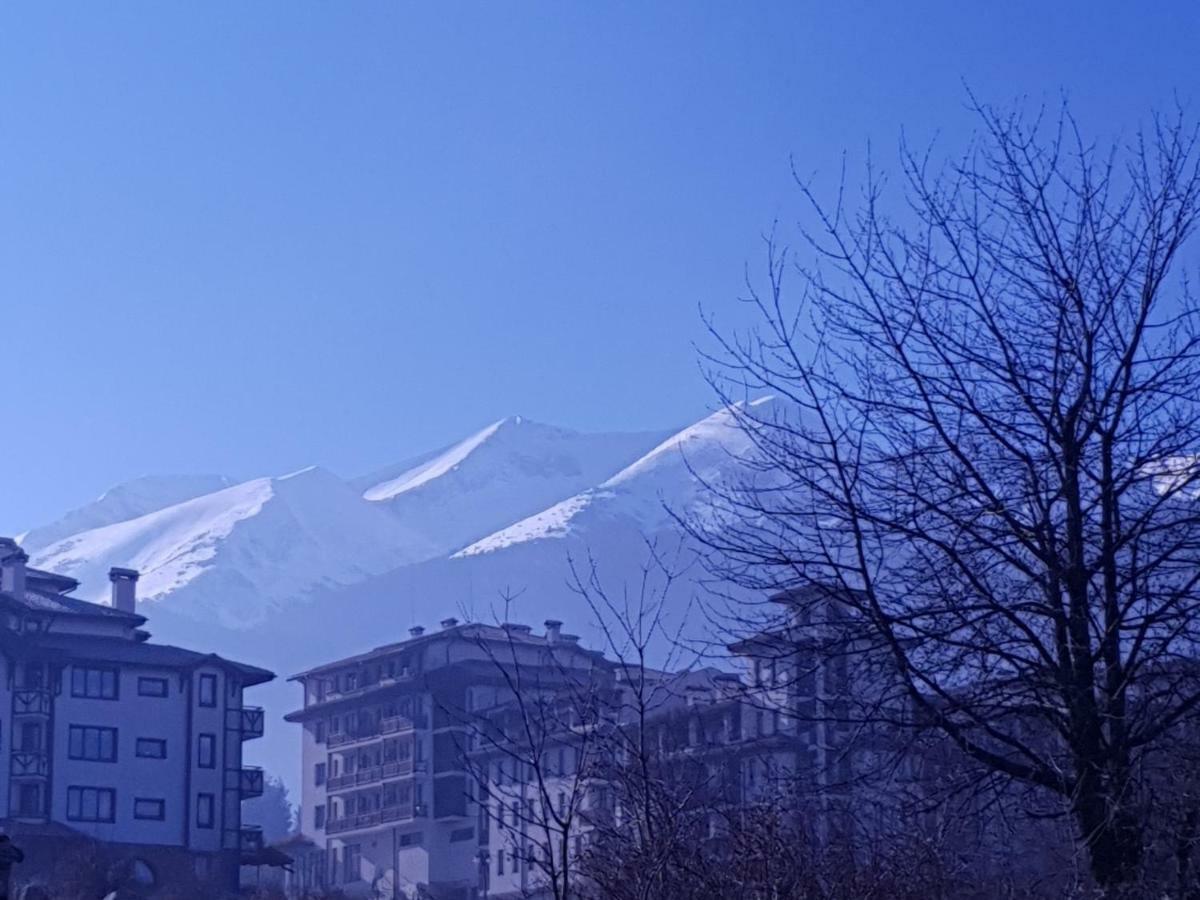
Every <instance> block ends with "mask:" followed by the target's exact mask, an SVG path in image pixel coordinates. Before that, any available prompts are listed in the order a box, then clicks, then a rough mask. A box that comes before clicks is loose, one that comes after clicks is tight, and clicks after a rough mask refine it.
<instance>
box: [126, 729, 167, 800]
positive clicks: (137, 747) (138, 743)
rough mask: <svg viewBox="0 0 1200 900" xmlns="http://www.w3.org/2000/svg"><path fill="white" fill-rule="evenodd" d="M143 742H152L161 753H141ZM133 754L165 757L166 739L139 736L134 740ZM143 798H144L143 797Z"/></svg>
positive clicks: (143, 757) (146, 757)
mask: <svg viewBox="0 0 1200 900" xmlns="http://www.w3.org/2000/svg"><path fill="white" fill-rule="evenodd" d="M143 744H154V745H156V746H158V747H160V748H161V749H162V753H159V754H155V753H143V752H142V745H143ZM133 755H134V756H135V757H137V758H138V759H166V758H167V739H166V738H156V737H140V738H138V739H137V740H135V741H134V744H133ZM143 799H144V798H143Z"/></svg>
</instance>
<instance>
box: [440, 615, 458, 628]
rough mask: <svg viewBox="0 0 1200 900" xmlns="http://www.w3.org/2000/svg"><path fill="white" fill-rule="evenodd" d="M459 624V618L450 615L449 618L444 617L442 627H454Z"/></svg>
mask: <svg viewBox="0 0 1200 900" xmlns="http://www.w3.org/2000/svg"><path fill="white" fill-rule="evenodd" d="M457 624H458V619H456V618H454V617H453V616H450V617H449V618H446V619H442V627H443V628H453V627H454V626H455V625H457Z"/></svg>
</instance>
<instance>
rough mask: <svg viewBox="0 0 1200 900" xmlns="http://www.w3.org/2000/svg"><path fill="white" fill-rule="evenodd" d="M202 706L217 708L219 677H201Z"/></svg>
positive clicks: (200, 701) (200, 699)
mask: <svg viewBox="0 0 1200 900" xmlns="http://www.w3.org/2000/svg"><path fill="white" fill-rule="evenodd" d="M199 703H200V705H201V706H216V705H217V676H216V675H201V676H200V698H199Z"/></svg>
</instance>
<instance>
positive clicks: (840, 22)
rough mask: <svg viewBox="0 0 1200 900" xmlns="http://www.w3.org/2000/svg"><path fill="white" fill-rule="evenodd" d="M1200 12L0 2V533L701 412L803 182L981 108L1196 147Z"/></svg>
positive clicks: (976, 6) (1008, 5)
mask: <svg viewBox="0 0 1200 900" xmlns="http://www.w3.org/2000/svg"><path fill="white" fill-rule="evenodd" d="M1198 46H1200V4H1197V3H1195V2H1194V0H1180V2H1176V3H1168V2H1162V3H1152V4H1145V5H1141V4H1130V3H1127V2H1097V0H1091V2H1053V3H1051V2H1045V0H1039V2H1004V3H982V2H981V3H963V2H938V3H934V2H872V3H867V2H862V3H856V2H836V3H832V2H820V3H818V2H787V3H759V2H756V3H732V2H729V3H726V2H722V3H715V2H713V3H702V2H689V3H668V2H634V3H628V4H616V3H610V2H588V3H583V2H575V3H572V2H556V3H547V4H544V5H542V4H530V3H516V2H503V3H482V2H481V3H471V4H463V3H450V4H447V3H432V2H431V3H424V4H420V5H416V4H402V3H397V2H354V3H327V2H319V3H305V2H297V0H289V2H280V3H270V2H262V0H260V2H254V3H244V2H231V3H219V2H212V0H205V2H192V3H161V2H143V3H122V2H106V3H6V4H4V5H3V6H0V310H2V318H0V379H2V384H3V388H4V390H3V396H4V404H5V409H4V422H5V427H4V429H3V438H2V440H3V451H2V456H0V458H2V459H3V466H0V531H2V532H12V531H16V530H20V529H22V528H24V527H26V526H28V525H30V524H34V523H36V522H38V521H41V520H43V519H46V518H53V517H55V516H57V515H58V514H59V513H60V512H62V511H63V510H64V509H65V508H66V507H68V506H71V505H75V504H78V503H80V502H83V501H85V500H87V499H89V498H90V497H91V496H93V495H95V494H97V493H99V492H100V491H101V490H103V489H104V488H105V487H107V486H109V485H110V484H113V483H116V482H119V481H121V480H124V479H127V478H130V477H133V476H136V475H139V474H145V473H171V472H220V473H224V474H229V475H232V476H235V477H251V476H255V475H260V474H275V473H282V472H285V471H288V470H291V469H296V468H299V467H302V466H305V465H309V464H312V463H318V464H321V465H324V466H327V467H329V468H331V469H333V470H334V471H338V472H341V473H343V474H347V475H349V474H357V473H359V472H361V471H363V470H369V469H372V468H374V467H376V466H379V465H382V464H385V463H389V462H392V461H395V460H398V459H402V458H404V457H405V456H407V455H409V454H411V453H414V452H418V451H421V450H424V449H427V448H431V447H434V446H437V445H439V444H443V443H446V442H448V441H451V440H454V439H456V438H458V437H461V436H463V435H464V434H466V433H467V432H469V431H471V430H473V429H476V428H478V427H480V426H482V425H484V424H486V423H487V422H489V421H491V420H494V419H496V418H500V417H502V416H504V415H507V414H510V413H521V414H523V415H526V416H528V417H530V418H534V419H537V420H540V421H545V422H551V423H555V424H561V425H565V426H570V427H577V428H582V429H639V428H650V427H662V426H665V425H671V424H675V423H682V422H684V421H686V420H688V419H689V418H691V417H693V416H695V415H698V414H700V413H702V412H703V411H704V410H705V408H706V407H707V406H708V404H709V403H710V402H711V399H710V397H709V394H708V391H707V388H706V387H705V385H704V384H703V381H702V380H701V378H700V377H699V375H698V372H697V365H696V359H695V352H694V349H693V342H695V341H696V340H698V339H700V338H701V337H702V333H701V327H700V323H699V319H698V315H697V307H698V306H699V305H703V306H705V307H707V308H709V309H711V310H714V311H716V312H717V313H718V315H719V316H723V317H725V318H726V319H728V318H729V317H731V316H735V315H737V310H736V308H735V307H736V304H735V302H734V301H735V298H736V297H737V295H738V294H739V291H740V288H741V282H742V276H743V269H744V267H745V266H746V265H748V264H749V265H752V266H753V265H756V264H757V263H758V261H759V259H760V252H761V251H760V248H761V244H760V235H761V234H762V233H763V232H764V231H765V230H767V229H768V228H769V227H770V224H771V222H772V220H773V219H775V218H776V217H779V218H781V219H783V220H787V219H789V218H791V217H793V215H794V213H795V210H796V209H797V198H796V196H795V192H794V189H792V188H791V185H790V176H789V158H794V159H795V160H796V165H797V167H798V168H799V169H800V170H802V171H805V172H818V173H829V172H833V171H836V170H837V168H838V166H839V165H840V157H841V152H842V150H843V149H844V148H849V149H850V150H852V151H854V152H855V153H860V151H862V150H863V148H864V147H865V145H866V143H867V141H868V140H870V141H871V142H872V145H873V147H874V148H875V152H876V155H877V156H879V157H881V158H883V159H885V160H886V159H889V158H890V157H891V155H892V154H893V152H894V149H895V146H896V141H897V137H898V134H899V132H900V129H901V128H906V129H907V130H908V131H909V133H910V134H911V135H912V136H913V137H914V138H916V139H919V140H921V141H926V140H929V139H931V138H933V137H934V136H935V135H938V134H940V135H941V137H940V138H939V140H941V141H943V142H945V143H946V144H947V145H949V146H954V145H955V144H956V143H957V142H961V140H962V139H963V138H964V137H965V136H966V135H967V134H968V130H969V128H970V118H969V115H968V114H967V112H966V110H965V99H966V98H965V92H964V88H963V84H964V82H965V83H967V84H969V85H970V86H971V87H972V89H973V90H974V91H975V92H976V93H977V94H978V95H979V96H980V97H981V98H983V99H985V100H988V101H993V102H1006V101H1009V100H1012V99H1014V98H1017V97H1019V96H1022V95H1028V96H1030V97H1032V98H1034V100H1035V101H1040V100H1042V99H1048V100H1049V101H1050V102H1056V100H1057V98H1058V97H1059V95H1060V93H1062V92H1066V93H1067V94H1068V95H1069V96H1070V97H1071V99H1072V101H1073V103H1074V106H1075V110H1076V112H1077V113H1078V114H1079V115H1080V117H1081V118H1082V119H1083V120H1084V123H1085V125H1087V126H1088V127H1090V128H1093V129H1097V130H1100V131H1105V130H1106V129H1107V130H1109V131H1116V130H1122V131H1126V132H1127V131H1129V130H1132V129H1133V128H1134V127H1136V125H1137V124H1138V122H1139V121H1141V120H1144V119H1145V117H1146V115H1147V113H1148V112H1149V111H1150V110H1151V109H1152V108H1155V107H1160V108H1161V107H1164V106H1169V105H1170V104H1172V103H1173V101H1174V98H1175V97H1176V96H1178V97H1179V99H1181V100H1182V101H1183V102H1185V103H1190V104H1191V108H1192V110H1193V112H1195V111H1196V103H1197V101H1198V100H1200V97H1197V93H1198V88H1200V63H1197V58H1196V52H1197V47H1198Z"/></svg>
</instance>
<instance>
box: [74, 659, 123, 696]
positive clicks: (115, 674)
mask: <svg viewBox="0 0 1200 900" xmlns="http://www.w3.org/2000/svg"><path fill="white" fill-rule="evenodd" d="M91 674H97V675H99V677H100V686H99V691H98V692H95V693H93V692H92V690H91V687H90V686H89V685H88V676H89V675H91ZM106 675H111V676H112V693H111V694H109V693H107V692H106V691H105V684H104V676H106ZM71 696H72V697H73V698H75V699H78V700H120V699H121V670H120V669H118V668H116V667H115V666H80V665H72V666H71Z"/></svg>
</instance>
